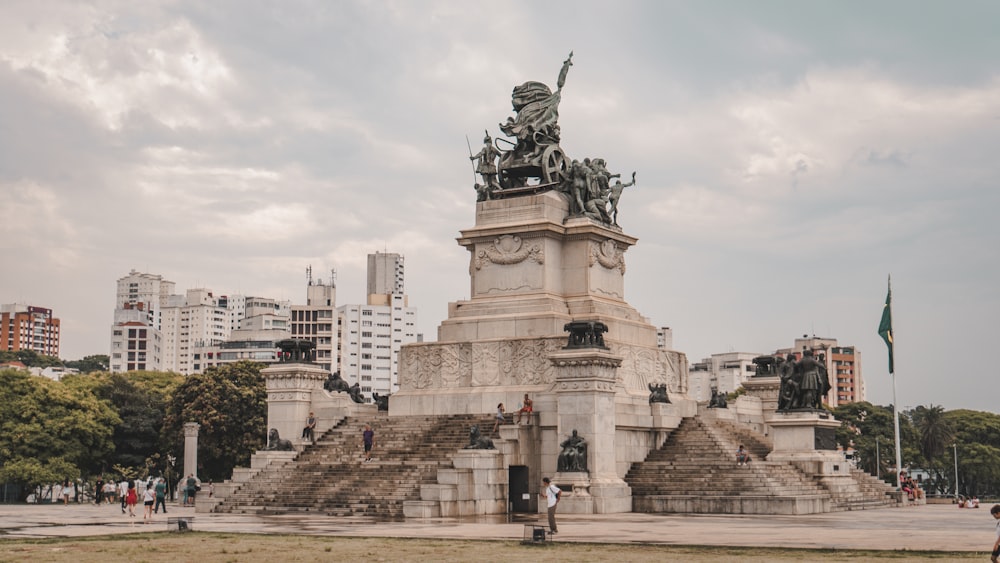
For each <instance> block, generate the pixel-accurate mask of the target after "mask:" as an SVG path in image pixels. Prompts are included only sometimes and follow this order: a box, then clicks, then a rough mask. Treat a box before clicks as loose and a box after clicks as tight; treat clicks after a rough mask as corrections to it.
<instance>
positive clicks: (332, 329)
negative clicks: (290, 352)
mask: <svg viewBox="0 0 1000 563" xmlns="http://www.w3.org/2000/svg"><path fill="white" fill-rule="evenodd" d="M336 276H337V273H336V272H335V271H334V270H330V280H329V282H328V283H323V279H322V278H319V279H316V280H315V281H314V280H313V277H312V267H309V268H308V269H307V270H306V280H307V284H306V304H305V305H293V306H292V318H291V323H290V324H291V337H292V338H300V339H303V340H309V341H311V342H312V343H313V344H315V346H316V348H315V360H314V361H315V362H316V363H317V364H319V366H320V367H322V368H323V369H325V370H327V371H330V372H333V371H337V369H339V368H338V361H339V354H338V342H337V315H338V313H337V284H336Z"/></svg>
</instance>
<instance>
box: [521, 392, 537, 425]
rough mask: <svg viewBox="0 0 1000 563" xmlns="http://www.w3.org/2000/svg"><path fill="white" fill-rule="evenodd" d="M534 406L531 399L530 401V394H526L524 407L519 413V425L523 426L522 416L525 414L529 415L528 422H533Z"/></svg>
mask: <svg viewBox="0 0 1000 563" xmlns="http://www.w3.org/2000/svg"><path fill="white" fill-rule="evenodd" d="M532 405H533V403H532V402H531V399H529V398H528V394H527V393H525V394H524V405H522V406H521V408H520V410H518V411H517V423H518V424H521V415H522V414H525V413H527V415H528V421H529V422H530V421H531V413H532Z"/></svg>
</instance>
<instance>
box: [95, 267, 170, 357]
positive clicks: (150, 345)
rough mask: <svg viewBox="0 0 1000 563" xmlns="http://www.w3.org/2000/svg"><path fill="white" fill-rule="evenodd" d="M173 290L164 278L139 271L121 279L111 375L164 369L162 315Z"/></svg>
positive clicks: (112, 330) (117, 293)
mask: <svg viewBox="0 0 1000 563" xmlns="http://www.w3.org/2000/svg"><path fill="white" fill-rule="evenodd" d="M174 286H175V284H174V282H172V281H168V280H165V279H163V276H160V275H155V274H146V273H142V272H137V271H136V270H131V271H130V272H129V273H128V275H126V276H124V277H122V278H119V279H118V282H117V284H116V291H115V312H114V321H113V323H112V326H111V350H110V351H109V354H108V356H109V358H110V361H109V363H110V365H109V366H108V368H109V369H110V370H111V371H112V372H114V373H121V372H125V371H130V370H162V369H165V368H164V366H163V359H164V350H163V333H162V321H163V318H162V314H161V312H162V310H163V307H164V305H165V304H167V302H168V301H169V300H170V298H171V296H172V295H173V292H174Z"/></svg>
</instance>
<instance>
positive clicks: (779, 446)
mask: <svg viewBox="0 0 1000 563" xmlns="http://www.w3.org/2000/svg"><path fill="white" fill-rule="evenodd" d="M765 421H766V422H767V424H768V426H770V427H771V437H772V439H773V440H774V449H773V450H771V453H770V454H768V456H767V460H768V461H782V462H786V463H791V464H793V465H795V466H796V467H798V468H799V469H801V470H802V471H803V472H805V473H806V474H807V475H809V476H811V477H814V478H816V479H818V480H819V481H820V482H821V484H822V485H823V486H824V487H826V488H827V489H828V490H829V491H831V492H833V493H837V492H840V491H845V490H849V489H851V488H855V487H856V484H855V482H854V480H853V479H852V478H851V470H850V464H848V463H847V460H845V459H844V457H843V456H842V455H841V454H840V452H838V451H837V442H836V439H835V434H836V431H837V428H839V427H840V422H839V421H838V420H837V419H835V418H833V416H832V415H830V414H828V413H821V412H808V411H803V412H776V413H773V414H771V415H770V416H768V417H767V418H765Z"/></svg>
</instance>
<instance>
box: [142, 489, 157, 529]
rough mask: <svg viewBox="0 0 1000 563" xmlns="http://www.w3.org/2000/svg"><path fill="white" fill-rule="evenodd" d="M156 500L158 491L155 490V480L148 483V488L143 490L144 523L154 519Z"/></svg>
mask: <svg viewBox="0 0 1000 563" xmlns="http://www.w3.org/2000/svg"><path fill="white" fill-rule="evenodd" d="M155 502H156V492H155V491H154V490H153V482H152V481H149V482H148V483H146V490H145V491H143V492H142V507H143V511H142V523H143V524H149V523H150V521H152V520H153V503H155Z"/></svg>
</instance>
